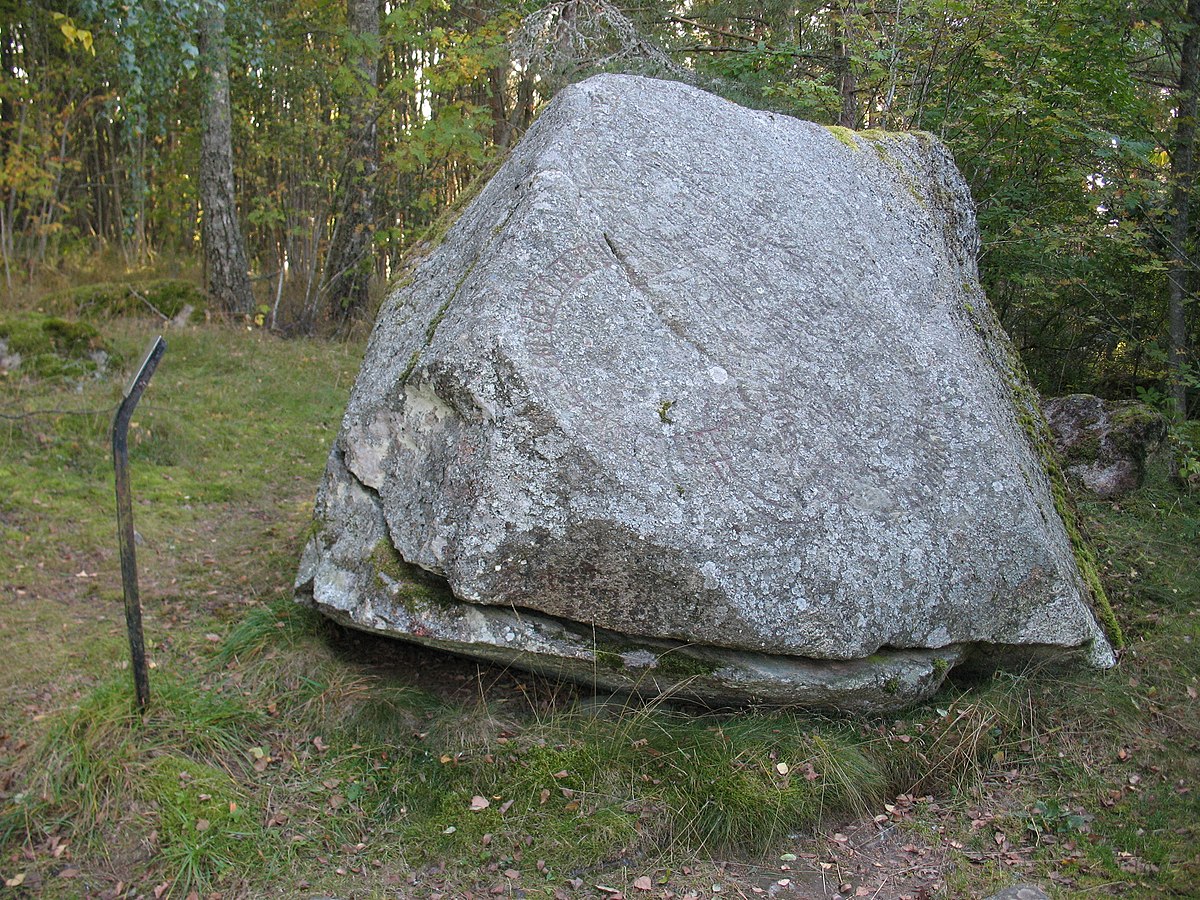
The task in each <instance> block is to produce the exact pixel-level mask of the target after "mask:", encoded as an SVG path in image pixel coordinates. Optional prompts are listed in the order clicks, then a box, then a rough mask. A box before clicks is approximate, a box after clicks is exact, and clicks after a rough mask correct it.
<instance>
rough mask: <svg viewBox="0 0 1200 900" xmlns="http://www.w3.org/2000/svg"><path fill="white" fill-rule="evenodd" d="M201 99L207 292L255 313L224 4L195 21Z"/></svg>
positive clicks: (231, 309)
mask: <svg viewBox="0 0 1200 900" xmlns="http://www.w3.org/2000/svg"><path fill="white" fill-rule="evenodd" d="M200 55H201V59H202V60H203V61H204V77H205V96H204V112H203V123H202V132H201V135H200V205H201V207H202V213H201V223H202V226H203V228H202V232H201V234H202V239H203V244H204V264H205V269H206V270H207V272H208V293H209V295H210V296H211V297H212V299H213V301H214V302H215V303H216V305H217V307H218V308H219V309H222V310H224V311H225V312H228V313H234V314H237V315H249V314H250V313H251V312H253V310H254V295H253V294H252V293H251V291H250V276H249V274H248V272H247V265H246V249H245V244H244V242H243V241H242V229H241V226H239V225H238V218H237V203H236V199H235V194H234V187H233V112H232V110H231V108H230V103H229V40H228V38H227V37H226V35H225V3H224V0H208V2H207V3H205V4H204V9H203V13H202V17H201V22H200Z"/></svg>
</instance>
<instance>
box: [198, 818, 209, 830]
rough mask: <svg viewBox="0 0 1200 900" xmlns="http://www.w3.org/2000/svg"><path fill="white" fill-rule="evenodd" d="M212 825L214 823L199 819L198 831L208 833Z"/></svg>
mask: <svg viewBox="0 0 1200 900" xmlns="http://www.w3.org/2000/svg"><path fill="white" fill-rule="evenodd" d="M211 824H212V823H211V822H209V821H208V819H197V820H196V830H197V831H208V828H209V826H210V825H211Z"/></svg>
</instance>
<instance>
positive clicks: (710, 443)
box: [297, 76, 1112, 709]
mask: <svg viewBox="0 0 1200 900" xmlns="http://www.w3.org/2000/svg"><path fill="white" fill-rule="evenodd" d="M977 243H978V236H977V231H976V227H975V221H974V214H973V208H972V205H971V201H970V198H969V195H968V192H967V188H966V185H965V183H964V182H963V180H962V178H961V176H960V175H959V174H958V172H957V170H956V169H955V167H954V164H953V161H952V160H951V158H950V156H949V155H948V153H947V151H946V150H945V149H944V148H943V147H942V146H941V145H940V144H938V143H937V142H936V141H933V140H932V139H930V138H928V137H927V136H923V135H872V136H869V135H855V134H853V133H851V132H847V131H844V130H840V129H826V128H823V127H820V126H817V125H813V124H810V123H806V122H801V121H798V120H795V119H791V118H787V117H784V116H780V115H775V114H770V113H765V112H754V111H750V110H747V109H743V108H741V107H738V106H735V105H733V104H731V103H728V102H726V101H724V100H721V99H719V98H717V97H714V96H712V95H710V94H707V93H704V92H702V91H699V90H696V89H694V88H691V87H687V86H684V85H681V84H676V83H670V82H662V81H654V80H650V79H645V78H636V77H631V76H599V77H596V78H593V79H589V80H588V81H585V82H583V83H581V84H579V85H576V86H574V87H571V88H568V89H566V90H564V91H563V92H562V93H561V94H560V95H559V96H558V97H557V98H556V99H555V101H554V102H553V103H551V104H550V105H549V106H548V107H547V108H546V110H545V112H543V113H542V115H541V117H540V118H539V119H538V120H537V122H536V123H535V125H534V126H533V127H532V128H531V129H530V131H529V132H528V134H527V135H526V137H525V138H524V140H522V142H521V143H520V145H519V146H518V147H516V148H515V149H514V150H513V151H512V154H511V156H510V158H509V159H508V161H507V162H506V163H505V165H504V166H503V167H502V168H501V170H500V171H499V172H498V173H497V174H496V176H495V177H494V178H493V179H492V180H491V181H490V182H489V184H488V185H487V186H486V187H485V188H484V189H483V191H482V192H481V193H480V195H479V196H478V197H477V198H476V199H475V201H474V202H473V203H472V204H471V205H470V206H469V207H468V208H467V209H466V211H465V212H464V213H463V214H462V217H461V218H460V220H459V221H458V222H457V223H456V225H455V226H454V227H453V228H452V229H451V230H450V232H449V233H448V234H447V236H446V239H445V241H444V243H443V244H442V245H441V246H440V247H438V248H437V249H436V250H435V251H434V252H433V253H432V254H431V255H430V257H429V258H428V259H427V260H426V261H425V262H424V263H423V264H422V265H421V266H420V267H419V268H418V270H417V271H416V272H415V273H414V276H413V278H412V280H411V282H410V283H409V284H407V285H406V286H404V287H402V288H400V289H399V290H397V291H396V292H395V293H394V294H393V295H392V296H391V297H390V298H389V299H388V301H387V302H386V303H385V304H384V306H383V308H382V310H381V312H380V315H379V319H378V322H377V323H376V327H375V330H374V332H373V334H372V336H371V340H370V344H369V346H368V349H367V353H366V357H365V359H364V362H363V367H362V371H361V373H360V375H359V377H358V380H357V382H356V384H355V386H354V390H353V392H352V395H351V399H350V402H349V407H348V409H347V412H346V415H345V419H344V421H343V424H342V430H341V433H340V434H339V436H338V438H337V441H336V443H335V446H334V448H333V451H332V453H331V456H330V459H329V465H328V468H327V472H326V476H325V480H324V483H323V485H322V487H321V491H320V494H319V497H318V502H317V512H316V519H317V530H316V533H315V535H314V537H313V539H312V540H311V541H310V542H309V545H308V547H307V548H306V550H305V553H304V557H303V560H302V563H301V567H300V573H299V575H298V578H297V592H298V595H299V596H300V597H301V598H302V599H306V600H308V602H312V603H315V605H316V606H317V607H318V608H320V609H321V610H323V611H324V612H326V613H327V614H329V615H332V616H335V617H337V618H339V619H341V620H343V621H345V622H347V623H349V624H351V625H354V626H356V627H360V628H366V629H371V630H375V631H382V632H387V633H392V634H395V635H397V636H402V637H405V638H408V639H411V640H416V641H420V642H422V643H426V644H430V645H433V646H438V647H444V648H448V649H452V650H456V651H459V652H463V653H469V654H473V655H475V656H480V657H484V658H487V659H492V660H496V661H500V662H504V663H512V664H515V665H518V666H522V667H526V668H530V669H536V670H540V671H548V672H552V673H558V674H562V675H567V676H570V677H574V678H579V679H583V680H586V681H590V682H591V681H594V682H595V683H597V684H600V685H602V686H607V687H617V688H626V689H638V690H642V691H647V692H651V693H659V692H678V693H681V694H683V695H686V696H689V697H696V698H699V699H704V700H709V701H715V702H726V701H732V702H745V701H748V700H749V701H763V702H771V703H784V704H795V705H802V706H805V705H806V706H823V707H830V706H832V707H838V708H843V709H878V708H884V707H892V706H897V705H901V704H903V703H908V702H912V701H913V700H915V699H918V698H921V697H923V696H926V695H928V694H929V693H931V692H932V691H933V690H935V689H936V688H937V686H938V685H939V684H940V682H941V680H942V679H943V677H944V676H945V673H946V672H947V671H948V669H949V668H950V667H952V666H953V665H955V664H957V663H958V662H960V661H962V660H964V659H965V658H967V657H968V656H969V655H970V654H971V652H972V650H973V648H975V647H977V646H980V645H987V646H988V647H989V648H990V652H992V653H996V652H999V653H1001V655H1003V654H1005V653H1008V652H1009V651H1010V650H1011V651H1012V653H1014V654H1016V655H1018V656H1020V658H1022V659H1025V658H1027V657H1028V656H1029V655H1030V654H1033V655H1049V656H1053V655H1057V654H1059V653H1061V652H1063V651H1072V652H1074V653H1075V655H1083V656H1086V657H1087V658H1088V659H1090V660H1091V661H1092V662H1093V663H1095V664H1098V665H1107V664H1111V662H1112V653H1111V650H1110V648H1109V646H1108V644H1107V642H1106V641H1105V638H1104V636H1103V635H1102V633H1101V632H1100V630H1099V628H1098V627H1097V625H1096V621H1095V619H1094V618H1093V616H1092V613H1091V611H1090V608H1089V602H1090V599H1091V598H1090V595H1089V591H1088V588H1087V586H1086V584H1085V579H1084V578H1082V577H1081V574H1080V571H1079V569H1078V567H1077V563H1076V555H1075V553H1074V552H1073V548H1072V545H1071V541H1070V538H1069V537H1068V533H1067V530H1066V529H1065V528H1064V525H1063V522H1062V520H1061V519H1060V518H1059V516H1058V514H1057V512H1056V509H1055V505H1054V502H1053V499H1052V497H1051V491H1050V489H1049V484H1048V481H1047V476H1046V474H1045V471H1044V467H1043V463H1042V460H1041V458H1040V457H1039V455H1038V453H1037V452H1036V451H1035V450H1034V449H1033V447H1032V445H1031V441H1030V438H1029V435H1028V434H1027V431H1028V430H1029V429H1030V428H1034V427H1035V425H1036V423H1035V419H1034V418H1032V417H1039V419H1038V420H1037V421H1039V422H1040V413H1038V412H1037V409H1036V403H1034V402H1033V401H1032V400H1031V401H1029V402H1025V401H1023V400H1022V399H1021V398H1023V397H1025V396H1026V395H1028V396H1030V397H1031V396H1032V394H1031V393H1030V392H1029V391H1028V389H1027V388H1026V387H1025V386H1024V381H1023V376H1022V375H1021V374H1020V372H1019V364H1016V363H1014V362H1013V357H1012V355H1011V350H1010V348H1009V346H1008V344H1007V341H1006V339H1005V338H1004V336H1003V335H1002V333H1000V331H999V328H998V326H997V325H996V323H995V319H994V317H993V315H992V313H991V311H990V308H989V307H988V305H987V301H986V299H985V298H984V297H983V296H982V294H981V293H980V291H979V288H978V282H977V279H976V272H975V254H976V250H977ZM1021 421H1024V422H1025V425H1024V426H1023V425H1022V424H1021Z"/></svg>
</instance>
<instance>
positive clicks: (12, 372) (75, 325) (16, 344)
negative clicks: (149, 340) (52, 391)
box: [0, 312, 119, 380]
mask: <svg viewBox="0 0 1200 900" xmlns="http://www.w3.org/2000/svg"><path fill="white" fill-rule="evenodd" d="M0 340H2V341H3V342H4V347H5V353H6V355H8V356H9V357H12V358H13V359H14V360H17V359H19V363H18V364H17V365H15V366H13V367H12V368H11V369H7V370H0V378H4V379H5V380H12V379H17V378H25V377H30V378H41V379H46V378H82V377H84V376H87V375H91V374H93V373H95V372H97V371H98V370H103V369H105V368H107V366H108V365H109V364H116V363H117V362H119V360H117V359H113V350H112V347H111V346H110V345H109V344H108V342H107V341H105V340H104V339H103V338H102V337H101V336H100V332H99V331H97V330H96V328H95V327H94V326H92V325H91V324H89V323H87V322H80V321H76V320H69V319H62V318H59V317H57V316H47V315H44V314H42V313H36V312H14V313H2V314H0Z"/></svg>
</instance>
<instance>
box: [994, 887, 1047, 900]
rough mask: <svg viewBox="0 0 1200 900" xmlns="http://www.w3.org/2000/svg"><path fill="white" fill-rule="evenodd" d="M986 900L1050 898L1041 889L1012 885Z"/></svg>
mask: <svg viewBox="0 0 1200 900" xmlns="http://www.w3.org/2000/svg"><path fill="white" fill-rule="evenodd" d="M986 900H1050V897H1049V896H1048V895H1047V894H1046V892H1045V891H1043V890H1042V889H1041V888H1039V887H1035V886H1034V885H1032V884H1014V885H1013V886H1012V887H1006V888H1004V890H1002V891H1000V892H999V893H996V894H992V895H991V896H990V897H988V898H986Z"/></svg>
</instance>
